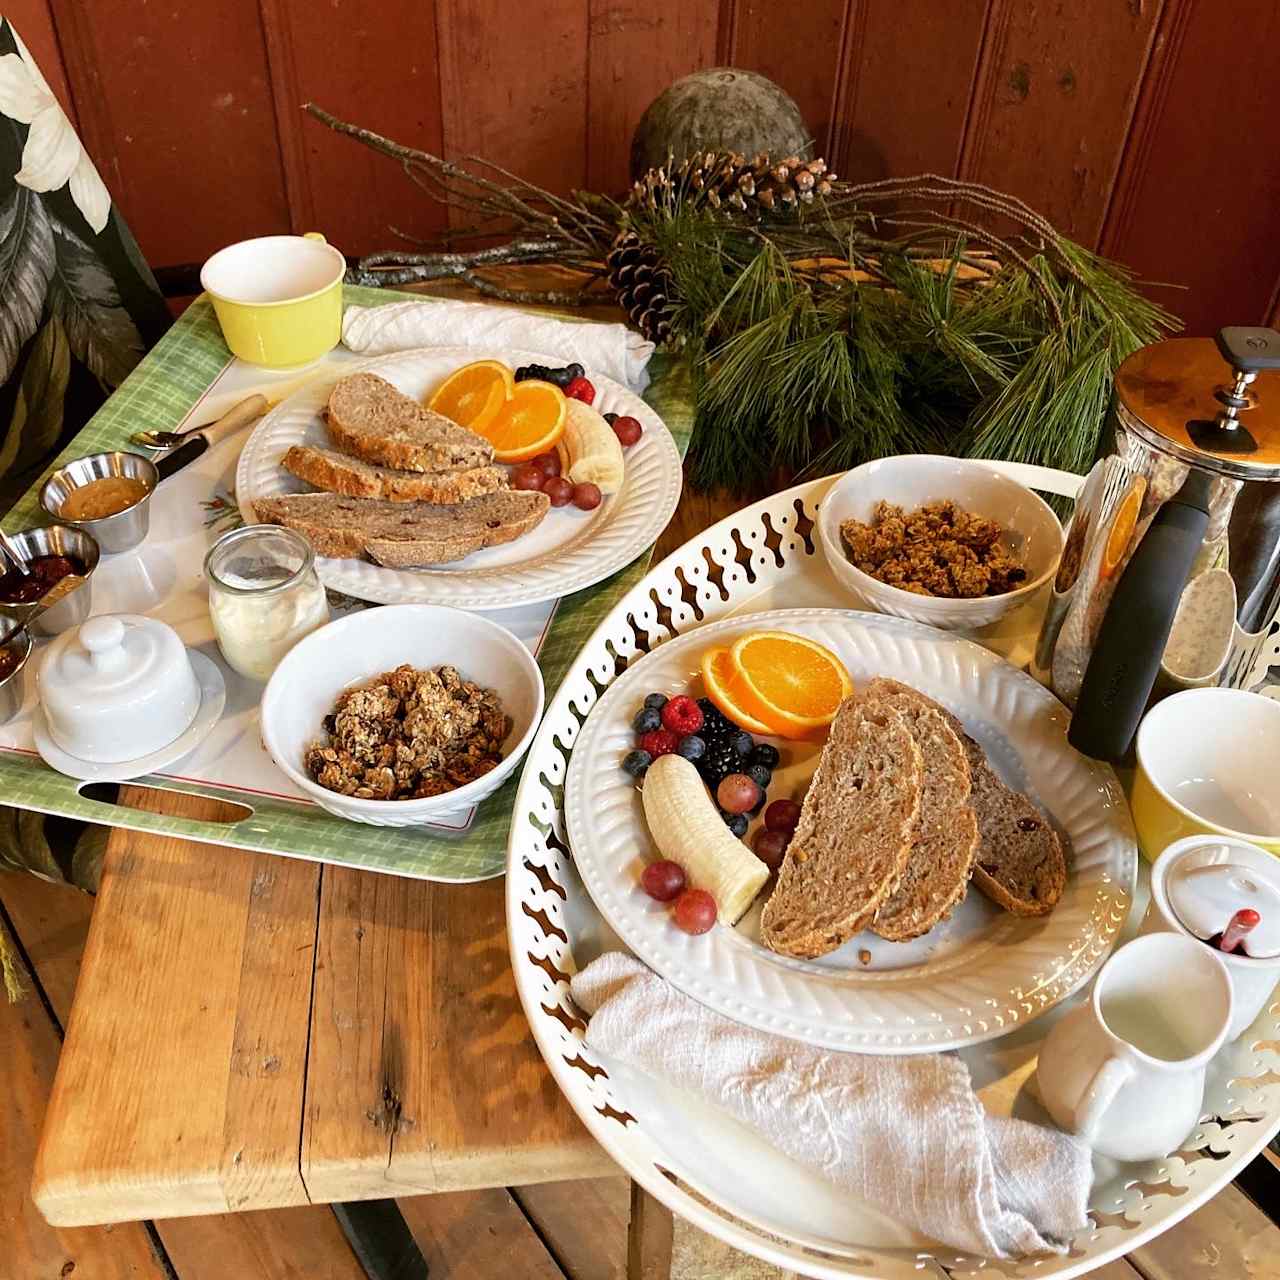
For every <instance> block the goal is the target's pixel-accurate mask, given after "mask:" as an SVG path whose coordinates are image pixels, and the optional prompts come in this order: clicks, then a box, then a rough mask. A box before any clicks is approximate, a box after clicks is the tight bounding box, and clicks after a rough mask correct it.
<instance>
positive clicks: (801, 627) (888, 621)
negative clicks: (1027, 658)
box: [565, 609, 1137, 1053]
mask: <svg viewBox="0 0 1280 1280" xmlns="http://www.w3.org/2000/svg"><path fill="white" fill-rule="evenodd" d="M755 630H779V631H789V632H792V633H794V634H797V635H802V636H807V637H809V638H810V639H813V640H816V641H818V642H819V643H820V644H824V645H826V646H827V647H828V648H829V649H831V650H832V651H833V652H835V653H836V654H838V655H839V657H840V659H841V661H843V662H844V664H845V666H846V667H847V669H848V671H849V673H850V675H851V676H852V677H853V679H854V681H855V683H857V684H862V683H863V682H864V681H866V680H868V679H869V678H871V677H872V676H876V675H887V676H892V677H894V678H895V679H897V680H901V681H903V682H904V683H906V684H910V685H913V686H915V687H916V688H917V689H920V690H922V691H923V692H924V693H927V694H928V695H929V696H930V697H932V698H936V699H937V700H938V701H939V702H941V703H942V704H943V705H945V706H947V707H948V708H950V710H952V711H953V712H955V714H956V715H958V716H959V717H960V719H961V720H962V721H964V724H965V727H966V728H967V729H968V730H969V732H970V733H971V734H972V735H973V736H974V737H975V738H977V739H978V740H979V741H980V742H981V743H982V745H983V746H984V747H985V748H986V749H987V753H988V755H989V756H990V758H991V760H992V762H993V764H994V765H995V766H996V768H997V769H998V770H999V772H1000V773H1001V774H1002V775H1003V776H1004V778H1005V780H1006V781H1007V782H1009V783H1010V784H1011V785H1013V786H1015V787H1017V789H1018V790H1021V791H1027V792H1028V793H1029V794H1030V795H1031V796H1032V797H1033V798H1034V799H1035V800H1037V801H1038V803H1039V804H1040V805H1041V807H1042V808H1044V809H1045V810H1046V811H1047V812H1048V813H1049V814H1050V815H1051V816H1052V818H1053V820H1054V822H1055V824H1056V825H1057V826H1058V827H1059V829H1060V831H1061V832H1062V833H1063V834H1064V835H1065V836H1066V838H1067V840H1068V842H1069V847H1070V850H1071V872H1070V876H1069V879H1068V882H1067V887H1066V890H1065V892H1064V893H1063V896H1062V900H1061V901H1060V902H1059V903H1058V905H1057V906H1056V907H1055V908H1054V910H1053V912H1052V913H1051V914H1049V915H1048V916H1045V917H1042V918H1039V919H1021V918H1018V917H1016V916H1012V915H1009V914H1008V913H1007V912H1004V911H1001V910H1000V909H999V908H997V907H995V906H994V905H993V904H992V903H990V902H989V901H988V900H987V899H986V898H985V897H983V895H982V894H981V893H980V892H979V891H978V890H977V889H976V888H971V889H970V891H969V893H968V894H967V896H966V898H965V900H964V902H963V903H962V904H961V905H960V906H959V907H958V908H957V909H956V911H955V912H954V913H953V915H952V917H951V919H950V920H947V921H945V922H943V923H942V924H940V925H937V926H936V927H935V928H933V929H932V930H930V932H929V933H928V934H926V935H925V936H924V937H922V938H918V939H916V940H915V941H913V942H907V943H893V942H885V941H884V940H883V939H881V938H879V937H877V936H876V935H874V934H872V933H870V932H867V933H863V934H860V935H859V936H857V937H855V938H853V939H851V940H850V941H849V942H848V943H846V944H845V945H844V946H843V947H841V948H839V949H838V950H837V951H835V952H833V953H832V954H831V955H829V956H825V957H823V958H822V959H820V960H813V961H808V960H795V959H792V958H790V957H786V956H779V955H776V954H775V953H773V952H772V951H769V950H768V949H766V948H765V947H764V946H763V945H762V944H761V942H760V941H759V920H760V908H761V905H762V902H763V897H762V898H761V899H760V900H758V901H757V903H756V905H755V907H754V908H753V909H752V910H751V911H750V912H749V913H748V914H747V915H746V916H745V917H744V918H743V920H742V921H740V922H739V923H738V925H737V926H736V927H735V928H725V927H719V928H716V929H714V930H713V931H712V932H711V933H709V934H706V935H704V936H702V937H690V936H689V935H687V934H685V933H682V932H681V931H680V930H679V929H677V928H676V927H675V925H674V924H673V923H672V922H671V918H670V912H669V911H668V910H667V908H665V907H664V906H663V905H662V904H660V903H656V902H654V901H653V900H652V899H651V898H649V897H648V895H646V894H645V893H644V891H643V890H642V889H641V888H640V885H639V873H640V870H641V869H642V868H643V866H644V862H645V854H646V853H647V852H648V851H649V850H651V849H652V847H653V846H652V841H651V840H650V838H649V834H648V830H647V828H646V826H645V821H644V813H643V809H642V805H641V798H640V792H639V790H638V788H637V787H636V786H635V784H634V783H633V782H632V780H631V779H630V777H628V775H627V774H625V773H623V771H622V770H621V769H620V768H619V767H618V762H619V761H620V760H621V759H622V757H623V756H624V755H625V754H626V752H627V751H629V750H630V749H631V748H632V746H633V745H634V731H633V730H632V728H631V720H632V717H633V716H634V715H635V713H636V711H637V709H638V708H639V707H640V705H641V704H642V703H643V701H644V696H645V694H647V693H649V692H652V691H655V690H656V691H660V692H663V693H667V694H674V693H677V692H685V691H689V692H694V693H696V694H699V695H700V694H701V692H702V688H701V683H700V680H699V677H698V674H697V673H698V661H699V658H700V656H701V654H702V653H703V652H704V650H706V649H707V648H708V647H710V646H712V645H724V644H728V643H731V642H732V640H733V639H735V638H736V637H737V636H739V635H741V634H743V633H744V632H747V631H755ZM1067 722H1068V715H1067V712H1066V710H1065V708H1064V707H1063V706H1062V704H1061V703H1059V702H1058V701H1057V700H1056V699H1055V698H1054V697H1053V696H1052V695H1051V694H1050V693H1048V692H1047V691H1046V690H1045V689H1044V688H1043V687H1041V686H1040V685H1039V684H1037V683H1036V682H1035V681H1034V680H1033V679H1031V677H1030V676H1027V675H1025V674H1024V673H1022V672H1020V671H1018V670H1016V669H1015V668H1014V667H1012V666H1010V665H1009V663H1007V662H1005V661H1004V660H1003V659H1001V658H999V657H997V656H996V655H995V654H993V653H992V652H991V651H990V650H988V649H984V648H982V647H981V646H980V645H978V644H975V643H973V642H972V641H969V640H964V639H960V638H958V637H956V636H954V635H948V634H945V633H943V632H940V631H935V630H934V629H933V628H931V627H925V626H921V625H919V624H917V623H912V622H905V621H902V620H901V619H898V618H890V617H883V616H878V615H872V614H867V613H854V612H846V611H843V610H839V609H789V610H778V611H776V612H772V613H760V614H754V615H752V616H750V617H746V618H733V619H728V620H726V621H723V622H719V623H714V624H712V625H710V626H705V627H701V628H699V629H698V630H697V631H696V632H694V633H693V634H692V635H686V636H681V637H680V638H678V639H675V640H672V641H670V642H668V643H667V644H664V645H662V646H661V647H660V648H659V649H657V650H656V651H655V652H654V653H651V654H649V655H648V656H647V657H645V658H643V659H642V660H641V661H639V662H637V663H636V664H634V665H633V666H632V667H630V668H629V669H628V670H627V671H626V673H625V674H623V675H622V676H620V677H619V678H618V679H617V680H616V681H614V683H613V684H612V685H611V686H610V688H609V690H608V692H607V693H606V694H605V695H604V697H603V698H601V700H600V702H599V704H598V705H597V706H596V707H595V708H594V709H593V710H592V712H591V715H590V716H589V717H588V719H587V722H586V725H585V726H584V727H583V731H582V735H581V737H580V738H579V740H578V742H577V744H576V745H575V747H574V751H573V756H572V758H571V760H570V763H569V774H568V779H567V781H566V784H565V818H566V822H567V825H568V831H569V842H570V845H571V846H572V848H573V854H574V861H575V863H576V865H577V869H578V874H579V875H580V876H581V877H582V882H583V884H584V885H585V887H586V889H587V892H588V893H590V895H591V898H592V900H593V901H594V902H595V904H596V906H597V907H598V908H599V910H600V912H601V914H602V915H603V916H604V918H605V919H606V921H608V923H609V924H610V925H611V926H612V927H613V928H614V929H615V930H616V931H617V933H618V935H619V936H620V937H621V938H622V940H623V941H624V942H625V943H626V944H627V945H628V946H629V947H631V949H632V950H633V951H635V953H636V954H637V955H638V956H639V957H640V958H641V959H642V960H644V961H645V963H646V964H648V965H649V966H650V967H651V968H652V969H654V970H656V971H657V972H658V973H661V974H662V975H663V976H664V977H666V978H668V979H669V980H670V981H672V982H673V983H675V984H676V986H678V987H680V988H681V990H683V991H685V992H687V993H688V994H689V995H691V996H694V997H695V998H697V999H698V1000H700V1001H702V1002H703V1003H704V1004H706V1005H709V1006H711V1007H712V1008H714V1009H717V1010H719V1011H720V1012H721V1013H724V1014H727V1015H728V1016H730V1017H732V1018H736V1019H738V1020H739V1021H741V1022H747V1023H750V1024H751V1025H752V1026H755V1027H759V1028H761V1029H763V1030H765V1031H773V1032H778V1033H781V1034H783V1035H788V1036H793V1037H795V1038H797V1039H801V1040H805V1041H807V1042H809V1043H810V1044H815V1045H821V1046H824V1047H826V1048H830V1049H846V1050H849V1049H856V1050H858V1051H860V1052H863V1053H923V1052H932V1051H936V1050H939V1049H952V1048H958V1047H960V1046H962V1045H970V1044H977V1043H979V1042H980V1041H983V1040H988V1039H991V1038H993V1037H995V1036H1001V1035H1005V1034H1007V1033H1008V1032H1009V1031H1011V1030H1013V1029H1014V1028H1015V1027H1017V1026H1019V1025H1020V1024H1022V1023H1024V1022H1027V1021H1029V1020H1030V1019H1031V1018H1033V1017H1035V1016H1036V1015H1038V1014H1040V1013H1043V1012H1044V1011H1045V1010H1046V1009H1050V1008H1052V1007H1053V1006H1054V1005H1055V1004H1057V1003H1058V1002H1059V1001H1060V1000H1062V999H1064V998H1065V997H1066V996H1068V995H1070V994H1071V993H1072V992H1073V991H1074V990H1076V988H1077V987H1079V986H1080V985H1081V983H1083V982H1085V981H1086V980H1087V979H1088V978H1089V977H1090V976H1091V975H1092V974H1093V973H1094V972H1095V971H1096V970H1097V968H1098V966H1099V965H1101V963H1102V961H1103V959H1104V958H1105V957H1106V955H1107V953H1108V951H1109V950H1110V949H1111V946H1112V944H1113V943H1114V941H1115V938H1116V934H1117V932H1118V931H1119V929H1120V927H1121V925H1122V924H1123V923H1124V920H1125V917H1126V915H1127V914H1128V910H1129V904H1130V902H1131V900H1132V894H1133V884H1134V877H1135V875H1136V872H1137V854H1136V849H1135V845H1134V837H1133V828H1132V825H1131V822H1130V819H1129V811H1128V808H1127V806H1126V805H1125V802H1124V797H1123V794H1122V792H1121V790H1120V786H1119V784H1118V782H1117V781H1116V778H1115V774H1114V773H1113V772H1112V771H1111V769H1109V768H1108V767H1106V766H1105V765H1100V764H1097V763H1096V762H1094V761H1091V760H1088V759H1086V758H1085V757H1083V756H1081V755H1080V754H1079V753H1078V752H1076V751H1075V750H1073V749H1072V748H1071V747H1069V746H1068V745H1067V741H1066V727H1067ZM774 741H775V742H777V745H778V746H779V748H780V750H781V751H782V753H783V767H781V768H780V769H779V770H778V771H777V772H776V773H775V775H774V780H773V784H772V786H771V787H770V790H769V797H770V799H777V798H778V797H780V796H787V795H792V796H795V797H796V798H797V799H798V798H799V797H800V796H801V795H803V792H804V789H805V787H806V785H807V783H808V780H809V778H810V777H811V775H812V773H813V770H814V768H815V767H816V765H817V760H818V753H819V749H820V748H819V745H818V744H798V743H785V742H781V741H780V740H774ZM759 821H760V820H759V819H757V820H756V824H758V823H759ZM756 824H753V827H752V831H753V832H754V830H755V825H756Z"/></svg>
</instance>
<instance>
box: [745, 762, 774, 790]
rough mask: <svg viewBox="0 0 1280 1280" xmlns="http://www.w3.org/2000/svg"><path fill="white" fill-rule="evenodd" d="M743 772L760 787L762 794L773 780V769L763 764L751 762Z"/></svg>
mask: <svg viewBox="0 0 1280 1280" xmlns="http://www.w3.org/2000/svg"><path fill="white" fill-rule="evenodd" d="M743 772H744V773H745V774H746V775H747V777H748V778H750V779H751V781H752V782H754V783H755V784H756V786H757V787H759V788H760V792H761V794H762V795H763V794H764V792H766V791H768V790H769V784H770V783H771V782H772V781H773V771H772V770H770V769H767V768H765V766H764V765H762V764H749V765H747V767H746V769H744V770H743Z"/></svg>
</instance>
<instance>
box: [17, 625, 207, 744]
mask: <svg viewBox="0 0 1280 1280" xmlns="http://www.w3.org/2000/svg"><path fill="white" fill-rule="evenodd" d="M36 689H37V692H38V695H39V698H40V702H41V705H42V706H43V708H44V715H45V720H46V721H47V723H48V726H49V736H50V737H51V738H52V739H53V741H54V742H55V743H56V744H57V745H58V746H59V747H61V748H62V750H63V751H65V752H67V753H68V755H72V756H76V757H78V758H79V759H81V760H88V761H91V762H94V763H100V764H112V763H115V762H117V761H121V760H133V759H136V758H137V757H139V756H145V755H149V754H150V753H151V752H153V751H159V750H160V749H161V748H162V747H166V746H168V745H169V743H171V742H173V741H174V739H175V738H177V737H178V736H179V735H181V734H182V733H184V732H186V730H187V729H188V728H189V727H190V725H191V722H192V721H193V720H194V719H195V717H196V712H197V711H198V710H199V709H200V685H199V683H198V681H197V680H196V675H195V672H194V671H193V670H192V667H191V659H190V657H189V656H188V654H187V650H186V646H184V645H183V643H182V641H181V640H180V639H179V638H178V633H177V632H176V631H174V629H173V628H172V627H170V626H166V625H165V624H164V623H163V622H160V621H158V620H157V619H155V618H144V617H142V616H141V615H140V614H134V613H109V614H103V615H101V616H100V617H96V618H90V619H89V620H88V621H87V622H85V623H83V624H82V625H81V626H80V628H79V629H78V630H77V631H74V632H72V631H68V632H65V633H64V634H63V635H61V636H59V637H58V638H57V639H56V640H55V641H54V642H53V644H52V645H51V646H50V647H49V651H48V653H47V654H46V655H45V659H44V662H43V663H42V664H41V667H40V672H39V675H38V676H37V677H36Z"/></svg>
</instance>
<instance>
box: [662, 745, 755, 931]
mask: <svg viewBox="0 0 1280 1280" xmlns="http://www.w3.org/2000/svg"><path fill="white" fill-rule="evenodd" d="M641 790H642V795H643V797H644V816H645V821H646V822H647V823H648V824H649V834H650V835H651V836H652V837H653V842H654V844H656V845H657V846H658V849H659V851H660V852H661V854H662V856H663V857H664V858H670V859H671V861H672V862H678V863H679V864H680V865H681V866H682V867H683V868H684V873H685V876H686V878H687V879H688V882H689V884H690V885H692V886H693V887H694V888H695V889H705V890H706V891H707V892H708V893H709V894H711V896H712V897H713V898H714V899H715V900H716V909H717V911H718V912H719V915H720V919H722V920H723V921H724V922H725V923H726V924H736V923H737V921H738V920H739V919H740V918H741V917H742V915H743V914H744V913H745V912H746V910H747V908H748V907H749V906H750V905H751V904H752V903H753V902H754V901H755V899H756V894H758V893H759V892H760V890H761V889H762V888H763V887H764V883H765V881H766V880H768V878H769V868H768V867H766V866H765V865H764V863H763V862H761V861H760V859H759V858H757V857H756V856H755V854H754V853H752V852H751V850H750V849H748V848H747V846H746V845H744V844H743V843H742V841H741V840H739V839H738V838H737V837H736V836H734V835H733V834H732V832H730V830H729V828H728V827H726V826H725V825H724V819H723V818H721V816H720V811H719V810H718V809H717V808H716V806H715V802H714V801H713V800H712V799H711V796H710V794H709V793H708V792H707V789H706V787H705V786H703V783H702V778H701V777H700V776H699V775H698V771H697V769H695V768H694V767H693V765H692V764H690V763H689V761H688V760H686V759H685V758H684V757H683V756H677V755H666V756H659V757H658V758H657V759H656V760H655V761H654V762H653V763H652V764H651V765H650V766H649V768H648V769H647V770H646V771H645V775H644V786H643V788H642V789H641Z"/></svg>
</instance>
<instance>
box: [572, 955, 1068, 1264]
mask: <svg viewBox="0 0 1280 1280" xmlns="http://www.w3.org/2000/svg"><path fill="white" fill-rule="evenodd" d="M570 987H571V991H572V993H573V998H574V1000H576V1001H577V1002H578V1004H579V1005H580V1006H581V1008H582V1009H583V1010H584V1011H585V1012H586V1013H588V1014H589V1015H590V1019H591V1020H590V1023H589V1025H588V1027H587V1037H586V1040H587V1044H588V1045H589V1046H590V1047H591V1048H592V1049H594V1050H595V1051H596V1052H598V1053H600V1054H602V1055H604V1056H605V1057H611V1058H614V1059H616V1060H618V1061H620V1062H622V1063H625V1064H626V1065H628V1066H631V1067H635V1068H638V1069H640V1070H642V1071H646V1072H648V1073H649V1074H651V1075H653V1076H655V1077H658V1078H660V1079H663V1080H666V1081H668V1082H669V1083H671V1084H673V1085H677V1086H679V1087H681V1088H684V1089H691V1090H693V1091H694V1092H695V1093H697V1094H699V1095H700V1096H701V1097H702V1098H704V1099H705V1100H706V1101H707V1102H709V1103H712V1104H713V1105H715V1106H718V1107H721V1108H723V1109H724V1110H726V1111H728V1112H730V1113H731V1114H732V1115H734V1116H735V1117H737V1119H739V1120H741V1121H743V1122H744V1123H746V1124H748V1125H750V1126H751V1127H752V1128H754V1129H756V1130H757V1131H759V1132H760V1133H761V1134H762V1135H763V1136H764V1137H766V1138H767V1139H768V1140H769V1141H770V1142H771V1143H772V1144H773V1145H774V1146H776V1147H777V1148H778V1149H779V1150H781V1151H784V1152H786V1154H787V1155H789V1156H791V1157H792V1158H793V1159H796V1160H799V1161H800V1162H802V1163H803V1164H806V1165H809V1166H810V1167H812V1168H814V1169H816V1170H817V1171H818V1172H820V1173H821V1174H822V1175H823V1176H824V1177H826V1178H827V1179H829V1180H830V1181H831V1182H833V1183H835V1184H836V1186H838V1187H841V1188H844V1189H847V1190H848V1191H850V1192H852V1193H853V1194H854V1195H856V1196H857V1197H858V1198H859V1199H861V1200H863V1201H864V1202H865V1203H867V1204H869V1205H871V1206H873V1207H874V1208H877V1209H880V1210H882V1211H883V1212H884V1213H886V1214H888V1215H889V1216H890V1217H892V1218H895V1219H897V1220H898V1221H900V1222H902V1223H905V1224H907V1225H909V1226H911V1227H914V1228H915V1229H916V1230H918V1231H921V1232H923V1233H924V1234H925V1235H926V1236H930V1237H931V1238H933V1239H934V1240H938V1241H940V1242H942V1243H944V1244H947V1245H950V1246H951V1247H953V1248H956V1249H962V1250H965V1251H966V1252H969V1253H975V1254H980V1255H984V1256H988V1257H997V1258H1007V1257H1020V1256H1022V1255H1025V1254H1028V1253H1045V1252H1052V1253H1062V1252H1064V1251H1065V1248H1066V1244H1065V1242H1066V1240H1067V1239H1068V1237H1070V1236H1071V1235H1072V1234H1073V1233H1074V1232H1076V1231H1079V1230H1081V1229H1082V1228H1084V1227H1086V1226H1087V1225H1088V1220H1087V1219H1086V1217H1085V1209H1086V1206H1087V1202H1088V1194H1089V1189H1090V1186H1091V1183H1092V1162H1091V1159H1090V1155H1089V1151H1088V1149H1087V1148H1086V1147H1084V1146H1083V1145H1082V1144H1080V1143H1078V1142H1076V1141H1075V1140H1074V1139H1072V1138H1069V1137H1068V1136H1067V1135H1066V1134H1064V1133H1061V1132H1059V1131H1058V1130H1056V1129H1050V1128H1046V1127H1042V1126H1040V1125H1035V1124H1030V1123H1028V1122H1026V1121H1024V1120H1007V1119H1002V1118H999V1117H996V1116H991V1115H988V1114H987V1112H986V1111H985V1110H984V1109H983V1106H982V1104H981V1103H980V1102H979V1101H978V1098H977V1097H976V1095H975V1094H974V1092H973V1090H972V1088H971V1087H970V1084H969V1072H968V1069H967V1068H966V1067H965V1065H964V1063H963V1062H961V1061H960V1059H959V1058H958V1057H956V1056H955V1055H953V1054H913V1055H911V1056H908V1057H878V1056H869V1055H863V1054H853V1053H836V1052H832V1051H831V1050H827V1049H812V1048H810V1047H809V1046H807V1045H805V1044H801V1043H800V1042H799V1041H795V1040H788V1039H785V1038H783V1037H781V1036H775V1035H768V1034H766V1033H765V1032H762V1031H756V1030H754V1029H752V1028H751V1027H746V1026H742V1025H741V1024H739V1023H736V1022H733V1021H731V1020H730V1019H729V1018H725V1017H722V1016H721V1015H720V1014H718V1013H714V1012H712V1011H711V1010H710V1009H707V1008H705V1007H703V1006H702V1005H700V1004H699V1003H698V1002H697V1001H696V1000H693V999H691V998H690V997H689V996H686V995H683V994H682V993H681V992H679V991H677V990H676V989H675V988H674V987H673V986H671V985H670V984H669V983H668V982H666V981H665V980H664V979H662V978H659V977H658V976H657V975H656V974H654V973H653V972H651V971H650V970H649V969H647V968H646V967H645V966H644V965H643V964H641V963H640V961H638V960H636V959H635V958H634V957H633V956H630V955H626V954H624V953H622V952H617V951H613V952H609V953H607V954H606V955H603V956H601V957H600V958H599V959H598V960H596V961H594V962H593V963H592V964H590V965H588V966H587V967H586V968H585V969H584V970H582V972H581V973H579V974H577V975H576V976H575V977H574V978H573V980H572V983H571V984H570Z"/></svg>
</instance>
